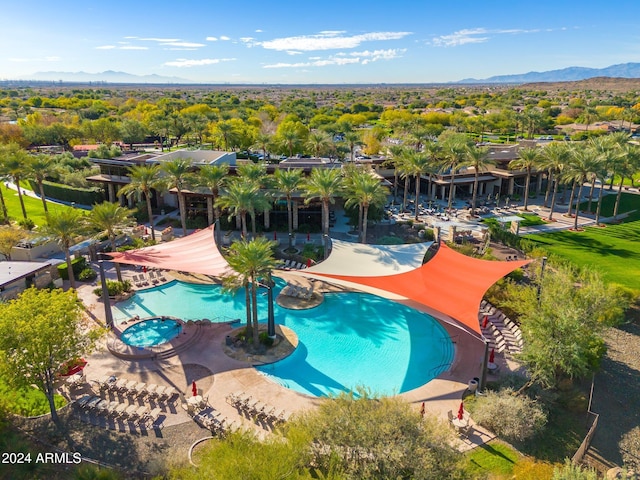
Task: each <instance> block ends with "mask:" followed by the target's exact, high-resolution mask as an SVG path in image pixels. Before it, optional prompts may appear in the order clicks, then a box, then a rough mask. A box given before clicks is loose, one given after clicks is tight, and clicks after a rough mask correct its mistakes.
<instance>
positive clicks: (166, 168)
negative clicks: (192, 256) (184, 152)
mask: <svg viewBox="0 0 640 480" xmlns="http://www.w3.org/2000/svg"><path fill="white" fill-rule="evenodd" d="M162 171H163V172H164V173H165V174H166V180H167V188H175V189H176V190H177V191H178V207H179V209H180V223H181V224H182V234H183V235H186V234H187V206H186V202H185V198H184V190H185V189H188V188H189V187H190V186H191V185H192V184H193V183H194V180H195V176H194V174H193V173H192V168H191V162H190V161H189V160H187V159H186V158H176V159H174V160H171V161H169V162H166V163H164V164H162Z"/></svg>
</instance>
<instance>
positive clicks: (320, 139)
mask: <svg viewBox="0 0 640 480" xmlns="http://www.w3.org/2000/svg"><path fill="white" fill-rule="evenodd" d="M330 142H331V140H330V139H329V137H328V136H327V134H326V133H324V132H318V131H316V132H311V133H310V134H309V138H308V139H307V146H308V147H309V148H310V149H311V150H312V151H313V156H314V157H316V158H320V157H321V156H322V152H323V151H324V150H325V149H327V148H328V147H329V145H330Z"/></svg>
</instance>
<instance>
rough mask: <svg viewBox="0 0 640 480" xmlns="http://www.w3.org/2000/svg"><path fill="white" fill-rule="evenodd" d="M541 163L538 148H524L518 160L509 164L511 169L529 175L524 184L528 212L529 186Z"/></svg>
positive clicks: (525, 203) (525, 205) (525, 204)
mask: <svg viewBox="0 0 640 480" xmlns="http://www.w3.org/2000/svg"><path fill="white" fill-rule="evenodd" d="M539 162H540V150H538V149H537V148H536V147H531V148H523V149H522V150H520V151H519V152H518V158H516V159H514V160H511V161H510V162H509V168H511V169H513V170H524V171H525V172H526V173H527V176H526V178H525V183H524V206H523V210H524V211H525V212H526V211H527V210H528V208H527V207H528V206H529V185H530V184H531V171H532V170H533V169H534V168H535V167H536V166H537V165H538V163H539Z"/></svg>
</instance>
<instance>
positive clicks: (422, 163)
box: [409, 152, 431, 222]
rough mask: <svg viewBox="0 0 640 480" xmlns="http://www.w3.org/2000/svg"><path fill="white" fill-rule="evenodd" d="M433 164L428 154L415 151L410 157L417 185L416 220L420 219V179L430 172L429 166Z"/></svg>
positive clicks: (410, 164)
mask: <svg viewBox="0 0 640 480" xmlns="http://www.w3.org/2000/svg"><path fill="white" fill-rule="evenodd" d="M430 166H431V159H430V158H429V156H428V155H426V154H424V153H421V152H415V153H414V154H412V155H411V156H410V157H409V169H410V171H411V173H413V176H414V178H415V183H416V185H415V187H416V200H415V204H414V206H415V220H416V222H417V221H418V215H419V214H420V208H418V206H419V205H420V180H421V179H422V175H424V174H425V173H428V171H429V168H430Z"/></svg>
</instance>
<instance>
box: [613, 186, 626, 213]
mask: <svg viewBox="0 0 640 480" xmlns="http://www.w3.org/2000/svg"><path fill="white" fill-rule="evenodd" d="M623 184H624V175H621V176H620V185H619V186H618V194H617V195H616V203H615V205H614V206H613V219H614V220H617V219H618V207H619V206H620V199H621V198H622V185H623Z"/></svg>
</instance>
